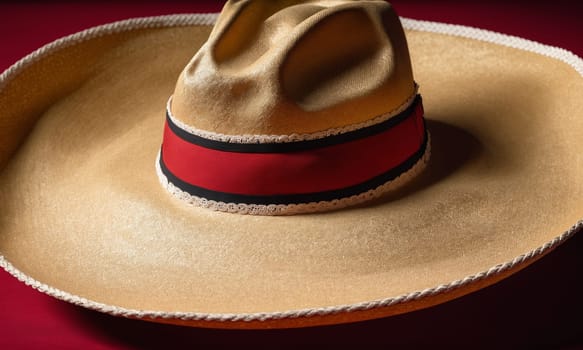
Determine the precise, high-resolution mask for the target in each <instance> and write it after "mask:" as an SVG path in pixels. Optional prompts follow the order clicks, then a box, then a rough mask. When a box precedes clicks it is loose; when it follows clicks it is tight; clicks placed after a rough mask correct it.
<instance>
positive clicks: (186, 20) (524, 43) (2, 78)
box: [0, 14, 583, 322]
mask: <svg viewBox="0 0 583 350" xmlns="http://www.w3.org/2000/svg"><path fill="white" fill-rule="evenodd" d="M216 18H217V14H193V15H168V16H158V17H147V18H135V19H129V20H124V21H119V22H115V23H111V24H106V25H102V26H98V27H94V28H91V29H88V30H85V31H82V32H79V33H76V34H73V35H70V36H67V37H64V38H61V39H59V40H57V41H54V42H52V43H50V44H48V45H45V46H43V47H42V48H40V49H38V50H36V51H34V52H33V53H31V54H29V55H28V56H26V57H24V58H23V59H21V60H20V61H18V62H17V63H15V64H14V65H12V66H11V67H10V68H8V69H7V70H6V71H4V72H3V73H2V74H0V90H1V89H3V88H4V86H5V85H6V83H7V82H9V81H10V80H11V79H13V78H15V77H16V76H17V75H18V74H19V73H20V72H22V71H23V70H24V69H26V68H27V67H28V66H30V65H31V64H33V63H35V62H37V61H38V60H40V59H42V58H45V57H47V56H48V55H50V54H52V53H54V52H56V51H58V50H61V49H63V48H65V47H69V46H72V45H75V44H77V43H79V42H82V41H85V40H89V39H92V38H96V37H100V36H104V35H108V34H112V33H119V32H124V31H131V30H135V29H144V28H160V27H176V26H191V25H212V24H213V23H214V21H215V20H216ZM402 23H403V26H404V27H405V29H409V30H418V31H427V32H434V33H441V34H447V35H454V36H461V37H466V38H471V39H476V40H482V41H486V42H492V43H495V44H500V45H505V46H509V47H514V48H517V49H521V50H526V51H531V52H535V53H538V54H541V55H545V56H548V57H551V58H555V59H557V60H560V61H562V62H565V63H567V64H568V65H570V66H571V67H573V68H574V69H575V70H576V71H577V72H578V73H579V74H580V75H582V76H583V60H582V59H581V58H579V57H577V56H576V55H574V54H573V53H571V52H569V51H567V50H564V49H561V48H556V47H551V46H547V45H543V44H540V43H537V42H534V41H530V40H526V39H522V38H518V37H514V36H509V35H504V34H500V33H495V32H491V31H486V30H482V29H476V28H471V27H466V26H460V25H450V24H443V23H436V22H429V21H419V20H413V19H407V18H402ZM582 229H583V220H580V221H578V222H577V223H576V224H575V225H573V226H572V227H571V228H569V229H568V230H567V231H565V232H563V233H562V234H561V235H559V236H557V237H555V238H554V239H552V240H551V241H549V242H547V243H545V244H544V245H542V246H540V247H538V248H536V249H534V250H531V251H529V252H527V253H525V254H522V255H519V256H517V257H516V258H514V259H513V260H511V261H508V262H505V263H501V264H498V265H496V266H494V267H491V268H490V269H488V270H485V271H482V272H479V273H477V274H474V275H470V276H467V277H465V278H462V279H459V280H456V281H453V282H450V283H446V284H441V285H439V286H436V287H432V288H427V289H424V290H420V291H414V292H411V293H407V294H403V295H400V296H396V297H390V298H385V299H379V300H373V301H367V302H362V303H355V304H349V305H337V306H329V307H321V308H308V309H299V310H290V311H281V312H266V313H240V314H227V313H197V312H165V311H149V310H135V309H127V308H122V307H118V306H113V305H107V304H103V303H99V302H96V301H93V300H88V299H86V298H82V297H79V296H76V295H73V294H70V293H68V292H65V291H63V290H60V289H57V288H54V287H51V286H48V285H46V284H44V283H42V282H39V281H37V280H35V279H34V278H32V277H30V276H27V275H26V274H24V273H23V272H21V271H20V270H18V269H17V268H16V267H15V266H14V265H12V264H11V263H10V262H8V260H6V258H5V257H4V256H2V255H0V267H2V268H3V269H4V270H6V271H7V272H8V273H10V274H11V275H13V276H14V277H16V278H17V279H18V280H20V281H22V282H23V283H25V284H26V285H28V286H30V287H32V288H34V289H36V290H38V291H40V292H42V293H45V294H48V295H50V296H53V297H55V298H57V299H60V300H63V301H66V302H69V303H71V304H74V305H78V306H82V307H85V308H88V309H92V310H96V311H100V312H104V313H108V314H111V315H114V316H121V317H129V318H151V319H180V320H184V321H201V322H257V321H259V322H262V321H263V322H264V321H274V320H282V319H294V318H308V317H314V316H326V315H333V314H339V313H350V312H355V311H366V310H371V309H376V308H385V307H389V306H393V305H396V304H404V303H408V302H412V301H415V300H420V299H424V298H427V297H432V296H436V295H439V294H442V293H448V292H451V291H453V290H456V289H459V288H462V287H465V286H468V285H471V284H473V283H476V282H479V281H482V280H486V279H489V278H491V277H494V276H496V275H499V274H501V273H504V272H505V271H509V270H512V269H514V268H517V267H521V265H523V264H527V263H530V262H532V261H534V260H535V259H536V258H538V257H541V256H542V255H544V254H546V253H548V252H550V251H551V250H553V249H554V248H556V247H557V246H558V245H560V244H561V243H563V242H565V241H566V240H567V239H568V238H570V237H571V236H573V235H574V234H575V233H577V232H579V231H581V230H582Z"/></svg>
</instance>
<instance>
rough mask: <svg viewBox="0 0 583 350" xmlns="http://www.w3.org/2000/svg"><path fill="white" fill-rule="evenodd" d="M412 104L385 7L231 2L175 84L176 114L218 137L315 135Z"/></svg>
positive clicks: (401, 46) (282, 0) (347, 2)
mask: <svg viewBox="0 0 583 350" xmlns="http://www.w3.org/2000/svg"><path fill="white" fill-rule="evenodd" d="M413 94H414V82H413V76H412V73H411V63H410V60H409V53H408V50H407V43H406V40H405V35H404V33H403V29H402V27H401V24H400V22H399V19H398V17H397V15H396V14H395V12H394V11H393V9H392V8H391V6H390V5H389V4H388V3H386V2H385V1H357V0H338V1H327V0H319V1H298V0H241V1H228V2H227V4H226V5H225V7H224V9H223V11H222V13H221V15H220V17H219V19H218V21H217V24H216V25H215V28H214V29H213V31H212V33H211V34H210V37H209V39H208V41H207V43H206V44H205V45H204V46H203V47H202V48H201V49H200V50H199V51H198V53H197V54H196V55H195V56H194V58H193V59H192V60H191V61H190V63H188V65H187V66H186V68H185V69H184V71H183V72H182V74H181V75H180V77H179V79H178V83H177V85H176V89H175V92H174V97H173V103H172V111H173V114H174V116H175V117H176V118H177V119H178V120H180V121H181V122H183V123H184V124H186V125H190V126H192V127H194V128H197V129H202V130H207V131H210V132H215V133H222V134H229V135H237V134H239V135H240V134H277V135H285V134H292V133H313V132H317V131H322V130H326V129H330V128H338V127H343V126H346V125H351V124H357V123H361V122H363V121H366V120H368V119H371V118H374V117H377V116H379V115H381V114H384V113H387V112H390V111H392V110H394V109H396V108H397V107H398V106H400V105H402V104H403V103H404V102H405V101H406V100H407V99H409V98H410V97H411V96H412V95H413Z"/></svg>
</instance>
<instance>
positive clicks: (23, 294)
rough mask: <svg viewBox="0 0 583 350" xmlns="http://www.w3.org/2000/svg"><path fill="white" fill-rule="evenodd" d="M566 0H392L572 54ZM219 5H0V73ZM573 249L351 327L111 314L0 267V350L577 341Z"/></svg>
mask: <svg viewBox="0 0 583 350" xmlns="http://www.w3.org/2000/svg"><path fill="white" fill-rule="evenodd" d="M578 3H579V2H578V1H575V0H573V1H548V2H543V1H540V2H537V1H512V2H511V1H429V0H426V1H413V0H409V1H405V0H396V1H393V4H394V7H395V8H396V9H397V12H398V13H399V14H400V15H401V16H407V17H411V18H417V19H427V20H437V21H443V22H449V23H456V24H465V25H472V26H476V27H481V28H486V29H491V30H496V31H500V32H504V33H508V34H513V35H518V36H522V37H526V38H529V39H532V40H536V41H540V42H543V43H545V44H550V45H554V46H561V47H564V48H566V49H569V50H571V51H573V52H574V53H576V54H577V55H579V56H583V19H582V17H583V16H582V15H583V6H581V5H579V4H578ZM221 6H222V1H196V2H195V1H166V2H164V3H163V2H155V1H127V0H126V1H117V2H114V1H105V2H103V1H102V2H99V1H84V2H73V1H54V2H49V1H47V2H40V1H39V2H32V1H25V2H16V1H13V2H2V3H0V70H4V69H6V68H7V67H8V66H10V65H11V64H13V63H14V62H15V61H17V60H18V59H20V58H21V57H23V56H24V55H26V54H28V53H29V52H31V51H32V50H34V49H36V48H38V47H40V46H41V45H43V44H46V43H48V42H50V41H52V40H54V39H57V38H59V37H61V36H64V35H67V34H71V33H74V32H76V31H79V30H82V29H85V28H88V27H91V26H95V25H99V24H103V23H107V22H111V21H115V20H120V19H125V18H130V17H139V16H150V15H161V14H171V13H185V12H216V11H219V10H220V8H221ZM581 117H582V118H583V116H581ZM0 142H1V140H0ZM582 176H583V175H582ZM0 200H1V199H0ZM582 215H583V213H582ZM581 252H583V235H582V234H578V235H576V236H575V237H573V238H572V239H570V240H569V241H568V242H567V243H565V244H564V245H562V246H561V247H559V248H558V249H557V250H555V251H554V252H552V253H551V254H549V255H548V256H547V257H545V258H543V259H542V260H541V261H538V262H536V263H534V264H533V265H532V266H530V267H528V268H527V269H525V270H523V271H521V272H520V273H517V274H516V275H514V276H512V277H510V278H508V279H506V280H504V281H502V282H500V283H498V284H496V285H494V286H491V287H489V288H486V289H483V290H481V291H479V292H476V293H473V294H472V295H469V296H466V297H463V298H460V299H457V300H454V301H451V302H448V303H445V304H442V305H439V306H436V307H433V308H429V309H426V310H420V311H416V312H412V313H409V314H406V315H399V316H395V317H391V318H385V319H379V320H373V321H366V322H359V323H354V324H345V325H336V326H326V327H314V328H307V329H292V330H268V331H226V330H207V329H195V328H186V327H177V326H170V325H161V324H154V323H148V322H143V321H135V320H128V319H122V318H116V317H112V316H109V315H104V314H100V313H96V312H93V311H88V310H85V309H82V308H79V307H75V306H72V305H69V304H67V303H64V302H61V301H58V300H55V299H53V298H51V297H48V296H46V295H43V294H40V293H38V292H36V291H35V290H33V289H31V288H28V287H26V286H25V285H24V284H22V283H20V282H18V281H16V280H15V279H14V278H12V277H11V276H9V275H8V274H7V273H6V272H4V271H1V272H0V349H29V348H59V349H136V348H173V347H178V346H184V345H186V346H190V347H194V346H195V345H197V344H200V343H223V344H225V343H226V344H232V345H235V346H238V345H245V344H266V345H272V346H280V345H285V344H298V343H322V344H324V343H335V344H347V345H348V344H353V345H356V344H371V343H377V344H393V345H395V344H404V345H408V346H409V347H410V346H415V345H421V344H442V345H445V344H449V345H454V346H456V347H461V346H463V345H467V346H468V347H470V348H476V347H486V348H491V347H493V346H494V345H495V346H496V348H500V347H502V348H516V347H521V348H522V347H528V348H531V347H537V348H538V347H542V348H566V349H575V348H583V303H582V301H581V297H580V296H581V295H583V286H582V283H581V280H582V278H583V256H582V254H581Z"/></svg>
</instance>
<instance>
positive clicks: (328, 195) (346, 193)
mask: <svg viewBox="0 0 583 350" xmlns="http://www.w3.org/2000/svg"><path fill="white" fill-rule="evenodd" d="M424 122H425V121H424ZM427 139H428V138H427V132H425V136H424V139H423V143H422V144H421V147H420V148H419V150H417V151H416V152H415V153H414V154H413V155H411V156H410V157H409V158H407V159H406V160H405V161H404V162H403V163H401V164H399V165H398V166H396V167H395V168H392V169H391V170H389V171H387V172H385V173H383V174H381V175H378V176H376V177H374V178H372V179H370V180H367V181H365V182H362V183H360V184H357V185H354V186H350V187H346V188H342V189H337V190H331V191H323V192H315V193H302V194H278V195H267V196H257V195H246V194H236V193H226V192H220V191H213V190H209V189H206V188H203V187H199V186H196V185H193V184H190V183H187V182H184V181H182V180H181V179H179V178H178V177H176V176H174V174H172V173H171V172H170V170H169V169H168V168H167V167H166V165H165V164H164V159H163V158H162V153H163V152H160V168H161V170H162V173H163V174H164V175H165V176H166V177H167V178H168V181H169V182H170V183H172V184H173V185H174V186H176V187H178V188H179V189H181V190H182V191H185V192H187V193H189V194H190V195H193V196H197V197H201V198H206V199H208V200H214V201H217V202H224V203H237V204H239V203H241V204H258V205H269V204H301V203H312V202H320V201H332V200H334V199H341V198H346V197H350V196H354V195H358V194H360V193H363V192H367V191H369V190H372V189H375V188H377V187H379V186H381V185H383V184H385V183H387V182H389V181H392V180H394V179H395V178H397V177H398V176H399V175H401V174H403V173H404V172H406V171H408V170H409V169H411V168H412V167H413V166H414V165H415V164H416V163H417V162H418V161H419V159H421V157H423V155H424V154H425V150H426V149H427Z"/></svg>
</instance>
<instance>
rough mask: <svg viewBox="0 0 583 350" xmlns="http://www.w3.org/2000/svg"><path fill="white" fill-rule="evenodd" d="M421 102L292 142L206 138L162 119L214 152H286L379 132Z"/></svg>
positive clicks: (401, 119) (180, 134) (175, 131)
mask: <svg viewBox="0 0 583 350" xmlns="http://www.w3.org/2000/svg"><path fill="white" fill-rule="evenodd" d="M420 103H421V95H417V96H416V97H415V100H414V101H413V103H412V104H411V105H410V106H409V107H407V109H405V110H404V111H403V112H401V113H399V114H397V115H395V116H394V117H392V118H390V119H388V120H386V121H383V122H381V123H378V124H375V125H371V126H368V127H364V128H362V129H358V130H354V131H350V132H347V133H343V134H338V135H332V136H328V137H324V138H320V139H315V140H306V141H293V142H281V143H233V142H224V141H217V140H211V139H207V138H204V137H201V136H198V135H193V134H191V133H189V132H188V131H186V130H184V129H182V128H180V127H179V126H178V125H176V124H174V122H172V119H171V118H170V115H169V114H168V111H166V121H167V123H168V127H169V128H170V130H172V132H173V133H174V134H176V136H178V137H180V138H181V139H183V140H184V141H186V142H189V143H192V144H195V145H199V146H202V147H205V148H210V149H214V150H218V151H226V152H237V153H288V152H298V151H304V150H309V149H314V148H320V147H327V146H333V145H337V144H341V143H345V142H349V141H353V140H357V139H361V138H365V137H369V136H373V135H376V134H379V133H381V132H383V131H386V130H388V129H390V128H392V127H394V126H396V125H398V124H399V123H401V122H403V121H405V120H406V119H407V118H408V117H409V116H410V115H411V114H412V113H413V111H414V110H415V108H416V107H417V105H418V104H420Z"/></svg>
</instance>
